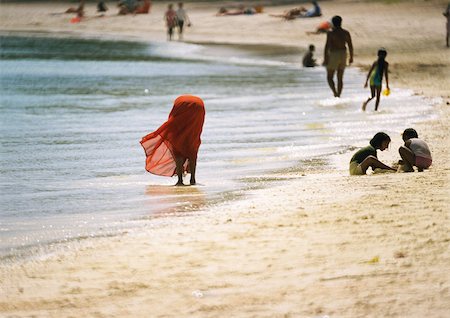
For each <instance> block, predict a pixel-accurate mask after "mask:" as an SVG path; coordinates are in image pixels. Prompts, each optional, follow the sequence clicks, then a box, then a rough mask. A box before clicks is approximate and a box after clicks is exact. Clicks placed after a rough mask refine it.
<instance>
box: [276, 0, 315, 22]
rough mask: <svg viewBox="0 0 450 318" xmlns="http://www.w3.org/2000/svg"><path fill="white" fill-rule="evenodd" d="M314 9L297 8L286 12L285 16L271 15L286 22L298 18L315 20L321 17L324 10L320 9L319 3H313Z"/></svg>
mask: <svg viewBox="0 0 450 318" xmlns="http://www.w3.org/2000/svg"><path fill="white" fill-rule="evenodd" d="M312 4H313V8H312V9H310V10H307V9H306V8H304V7H297V8H293V9H290V10H288V11H285V12H284V13H283V14H270V16H271V17H278V18H284V19H286V20H293V19H297V18H313V17H320V16H321V15H322V10H321V9H320V7H319V4H318V3H317V1H312Z"/></svg>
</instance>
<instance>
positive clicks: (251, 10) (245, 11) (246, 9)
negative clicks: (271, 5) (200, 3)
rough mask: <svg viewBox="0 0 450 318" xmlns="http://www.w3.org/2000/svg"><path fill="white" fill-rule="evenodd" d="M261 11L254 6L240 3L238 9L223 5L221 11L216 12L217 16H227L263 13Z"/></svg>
mask: <svg viewBox="0 0 450 318" xmlns="http://www.w3.org/2000/svg"><path fill="white" fill-rule="evenodd" d="M261 8H262V7H261ZM261 10H262V9H261ZM261 12H262V11H261ZM261 12H260V11H258V10H257V9H256V8H254V7H245V6H244V5H240V6H239V7H238V9H236V10H233V11H230V10H228V9H227V8H225V7H221V8H220V9H219V12H217V13H216V16H218V17H220V16H226V15H253V14H256V13H261Z"/></svg>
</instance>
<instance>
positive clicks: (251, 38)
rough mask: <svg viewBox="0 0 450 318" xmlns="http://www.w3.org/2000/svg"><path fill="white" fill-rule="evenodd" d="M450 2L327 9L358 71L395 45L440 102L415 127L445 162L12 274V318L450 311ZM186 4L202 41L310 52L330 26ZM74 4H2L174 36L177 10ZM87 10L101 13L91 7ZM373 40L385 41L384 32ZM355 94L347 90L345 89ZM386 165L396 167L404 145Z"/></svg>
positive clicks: (0, 310)
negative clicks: (106, 9)
mask: <svg viewBox="0 0 450 318" xmlns="http://www.w3.org/2000/svg"><path fill="white" fill-rule="evenodd" d="M445 5H446V3H445V1H416V2H413V1H405V2H400V3H395V4H385V2H374V3H373V2H370V3H368V2H356V1H333V2H323V3H322V9H323V11H324V13H325V15H324V18H329V17H331V16H332V15H334V14H340V15H342V16H343V18H344V24H343V26H344V28H347V29H348V30H350V31H351V32H352V35H353V41H354V45H355V47H356V54H355V64H356V65H361V66H367V65H369V63H370V62H371V61H372V60H374V58H375V52H376V49H377V48H378V47H379V46H384V47H386V48H387V49H388V52H389V55H388V60H389V62H390V64H391V79H392V80H391V86H392V87H396V86H397V87H398V86H401V87H408V88H412V89H414V90H415V91H416V92H417V93H420V94H424V95H426V96H429V97H440V98H441V99H438V100H440V102H439V103H438V104H437V105H436V114H438V116H437V119H436V120H434V121H431V122H426V123H420V124H418V125H417V126H416V129H417V130H418V131H419V134H420V135H421V137H422V138H423V139H425V140H426V141H428V143H429V144H430V146H431V150H432V152H433V155H434V161H433V166H432V169H430V170H429V171H426V172H424V173H412V174H380V175H371V176H363V177H350V176H348V173H347V170H346V169H347V161H348V160H349V157H350V156H351V154H345V155H343V156H342V157H341V158H339V159H338V162H339V163H340V164H339V167H340V169H339V170H337V171H333V172H329V173H327V172H311V173H308V174H307V175H305V176H302V177H300V178H295V179H293V180H292V181H289V182H287V183H286V184H283V185H281V186H278V187H276V188H274V189H273V188H272V189H263V190H257V191H254V192H252V193H251V194H250V195H249V198H248V199H247V200H244V201H238V202H231V203H227V204H226V205H222V206H218V207H215V208H213V209H211V210H209V211H202V212H199V213H195V214H194V215H189V216H184V217H179V218H158V219H155V220H154V222H153V226H151V227H149V228H148V229H147V230H145V231H143V232H142V233H140V234H139V235H137V234H128V235H124V236H121V237H115V238H105V239H98V240H96V241H95V242H91V241H90V242H85V243H83V244H81V246H78V248H76V249H73V250H71V251H68V252H65V253H62V254H58V255H53V256H50V257H48V258H46V259H41V260H33V261H26V262H21V263H14V264H2V265H1V267H0V283H1V286H0V287H1V290H0V315H2V316H5V317H9V316H11V317H16V316H19V317H81V316H85V317H324V316H326V315H328V316H329V317H448V313H449V312H450V279H449V276H450V275H449V266H448V265H449V264H450V249H449V244H450V234H449V231H448V229H449V228H450V220H449V201H450V199H449V198H450V196H449V194H450V193H449V192H450V191H449V170H450V164H449V152H448V147H449V145H450V144H449V137H448V136H449V125H448V123H449V106H448V102H449V89H448V88H449V80H448V76H449V74H450V73H449V65H450V63H449V49H446V48H445V47H444V33H445V19H444V18H443V16H442V11H443V10H444V7H445ZM219 6H220V5H219V4H218V3H215V4H213V5H211V4H210V5H208V4H204V3H200V4H195V3H192V4H188V5H187V9H188V10H189V13H190V15H191V18H192V20H193V22H194V26H193V27H192V28H191V29H189V30H188V32H187V34H186V36H185V38H186V40H190V41H197V42H211V41H212V42H221V43H222V42H230V43H242V42H243V41H245V43H267V44H282V45H290V46H299V47H306V46H307V45H308V44H309V43H314V44H316V46H317V48H318V50H319V52H318V53H317V55H318V56H320V55H321V54H320V50H321V49H322V48H323V42H324V38H325V37H324V36H323V35H314V36H307V35H306V34H305V31H309V30H313V29H314V27H315V25H316V24H318V22H319V21H321V19H311V20H306V19H305V20H296V21H292V22H286V21H282V20H280V19H276V18H271V17H269V16H268V15H267V13H279V12H282V11H283V10H285V9H287V8H290V7H292V6H282V7H267V8H265V9H266V10H265V11H266V13H265V14H262V15H257V16H251V17H249V16H235V17H215V16H214V13H215V12H216V9H217V8H218V7H219ZM67 7H68V5H67V4H56V5H55V4H51V5H50V4H35V3H33V4H22V5H19V4H5V3H3V4H0V15H1V16H0V21H1V22H0V30H3V31H13V30H21V31H33V32H36V31H45V32H47V31H51V32H57V33H58V34H61V33H62V32H64V33H65V36H67V34H72V35H74V36H85V37H87V36H95V37H98V36H100V35H102V36H106V37H117V36H127V37H129V38H132V39H144V38H145V39H147V40H164V39H165V34H164V25H163V24H162V15H163V11H164V8H165V5H164V4H157V5H155V6H154V7H153V9H152V13H151V14H150V15H145V16H136V17H133V16H127V17H115V16H112V13H111V14H110V15H111V16H109V15H108V16H107V17H105V18H91V19H87V20H86V21H84V22H82V23H80V24H77V25H71V24H69V23H68V22H67V21H68V16H67V15H49V14H48V13H49V12H62V11H64V10H65V9H66V8H67ZM94 11H95V10H94V4H89V5H88V16H89V15H91V16H92V15H93V14H94ZM374 31H376V32H374ZM344 94H345V91H344ZM392 144H393V145H392V146H391V151H390V152H389V153H382V159H383V160H386V161H388V162H393V161H395V160H396V159H397V153H396V149H397V147H398V146H399V145H400V144H401V141H400V136H398V137H397V138H395V137H394V140H393V143H392Z"/></svg>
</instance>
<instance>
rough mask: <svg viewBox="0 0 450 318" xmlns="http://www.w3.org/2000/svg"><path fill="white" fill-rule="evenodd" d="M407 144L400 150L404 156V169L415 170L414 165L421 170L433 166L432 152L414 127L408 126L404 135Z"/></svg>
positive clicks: (407, 170)
mask: <svg viewBox="0 0 450 318" xmlns="http://www.w3.org/2000/svg"><path fill="white" fill-rule="evenodd" d="M402 138H403V141H404V142H405V144H404V145H403V146H401V147H400V148H399V150H398V152H399V153H400V157H402V162H401V165H402V167H400V168H403V171H405V172H414V166H416V167H417V169H418V170H419V172H422V171H423V170H424V169H428V168H429V167H430V166H431V163H432V158H431V152H430V149H429V148H428V145H427V143H426V142H425V141H423V140H421V139H419V135H418V134H417V131H416V130H415V129H414V128H407V129H405V131H404V132H403V135H402Z"/></svg>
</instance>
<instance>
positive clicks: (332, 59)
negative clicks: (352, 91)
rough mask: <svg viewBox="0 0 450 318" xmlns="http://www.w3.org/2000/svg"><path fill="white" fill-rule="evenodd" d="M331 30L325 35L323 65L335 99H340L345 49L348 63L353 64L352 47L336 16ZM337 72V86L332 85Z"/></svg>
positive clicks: (350, 40)
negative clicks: (348, 54)
mask: <svg viewBox="0 0 450 318" xmlns="http://www.w3.org/2000/svg"><path fill="white" fill-rule="evenodd" d="M331 22H332V24H333V30H332V31H331V32H328V33H327V43H326V44H325V52H324V61H323V65H324V66H326V68H327V80H328V85H330V88H331V90H332V91H333V94H334V96H335V97H340V96H341V93H342V87H343V85H344V84H343V81H342V79H343V77H344V70H345V66H346V59H347V48H346V45H347V46H348V50H349V52H350V58H349V60H348V63H349V64H351V63H353V45H352V38H351V37H350V33H349V32H348V31H347V30H344V29H343V28H342V27H341V24H342V18H341V17H340V16H338V15H336V16H334V17H333V19H332V20H331ZM336 71H337V80H338V83H337V84H338V85H337V89H336V86H335V85H334V80H333V77H334V73H336Z"/></svg>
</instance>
